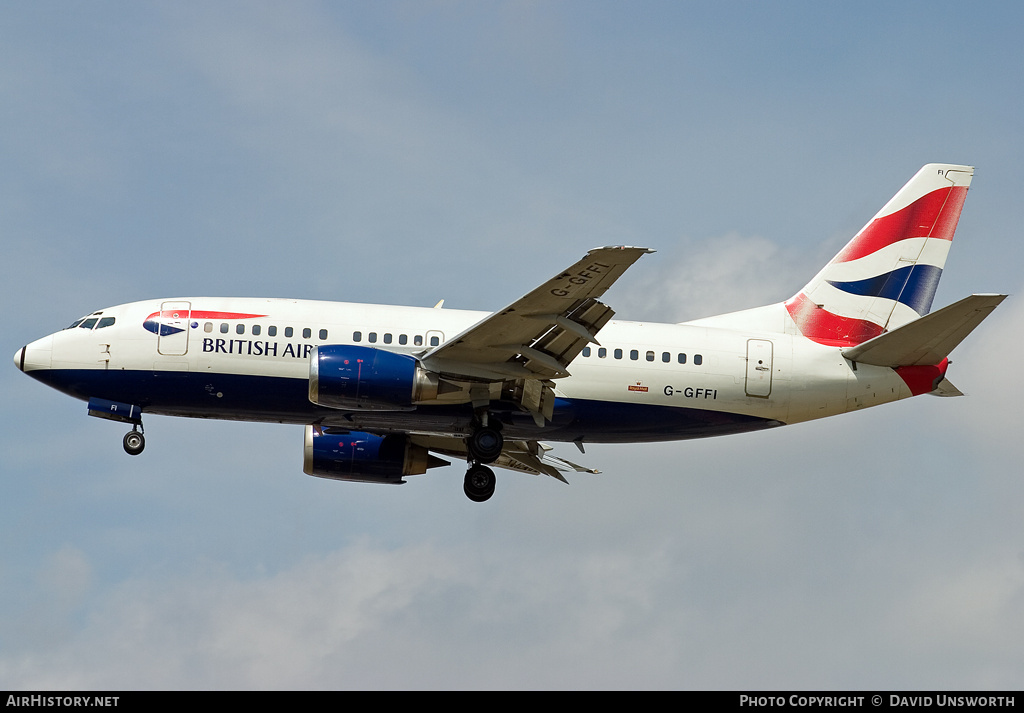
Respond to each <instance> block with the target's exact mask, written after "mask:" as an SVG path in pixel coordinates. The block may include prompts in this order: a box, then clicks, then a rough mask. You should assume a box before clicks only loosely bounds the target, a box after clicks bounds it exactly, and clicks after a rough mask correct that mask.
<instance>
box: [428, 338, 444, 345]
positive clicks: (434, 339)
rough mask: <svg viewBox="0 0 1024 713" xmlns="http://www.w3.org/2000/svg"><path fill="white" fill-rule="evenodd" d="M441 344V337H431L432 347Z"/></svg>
mask: <svg viewBox="0 0 1024 713" xmlns="http://www.w3.org/2000/svg"><path fill="white" fill-rule="evenodd" d="M440 343H441V339H440V337H431V338H430V346H432V347H436V346H437V345H438V344H440Z"/></svg>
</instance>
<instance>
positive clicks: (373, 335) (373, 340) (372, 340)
mask: <svg viewBox="0 0 1024 713" xmlns="http://www.w3.org/2000/svg"><path fill="white" fill-rule="evenodd" d="M366 341H368V342H369V343H370V344H375V343H376V342H377V333H376V332H370V336H369V337H367V339H366Z"/></svg>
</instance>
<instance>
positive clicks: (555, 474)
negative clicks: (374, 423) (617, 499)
mask: <svg viewBox="0 0 1024 713" xmlns="http://www.w3.org/2000/svg"><path fill="white" fill-rule="evenodd" d="M410 437H411V439H412V442H413V443H415V444H417V445H420V446H423V447H424V448H427V449H429V450H431V451H434V452H436V453H440V454H442V455H448V456H452V457H453V458H466V441H465V440H464V439H462V438H453V437H450V436H432V435H427V434H412V435H411V436H410ZM550 450H551V446H549V445H547V444H546V443H540V442H538V441H506V442H505V447H504V449H502V451H501V456H499V457H498V459H497V460H496V461H494V462H493V463H491V464H490V465H494V466H497V467H499V468H506V469H508V470H515V471H519V472H520V473H529V474H531V475H549V476H551V477H552V478H557V479H558V480H561V481H562V482H563V483H568V482H569V481H568V480H566V479H565V476H563V475H562V473H571V472H576V473H600V472H601V471H599V470H593V469H591V468H586V467H584V466H582V465H578V464H576V463H573V462H572V461H568V460H565V459H564V458H559V457H557V456H553V455H549V454H548V451H550Z"/></svg>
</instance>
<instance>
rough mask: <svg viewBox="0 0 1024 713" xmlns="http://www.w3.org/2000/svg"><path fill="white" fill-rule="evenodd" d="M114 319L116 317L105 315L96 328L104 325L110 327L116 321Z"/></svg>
mask: <svg viewBox="0 0 1024 713" xmlns="http://www.w3.org/2000/svg"><path fill="white" fill-rule="evenodd" d="M114 319H115V318H114V317H104V318H103V319H101V320H100V321H99V324H97V325H96V329H103V328H104V327H109V326H110V325H112V324H113V323H114Z"/></svg>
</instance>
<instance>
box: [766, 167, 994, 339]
mask: <svg viewBox="0 0 1024 713" xmlns="http://www.w3.org/2000/svg"><path fill="white" fill-rule="evenodd" d="M973 176H974V168H973V167H972V166H955V165H951V164H944V163H930V164H928V165H927V166H925V167H923V168H922V169H921V170H920V171H918V172H917V174H916V175H915V176H914V177H913V178H911V179H910V181H909V182H908V183H907V185H905V186H903V188H901V189H900V191H899V192H898V193H897V194H896V195H895V196H893V198H892V199H891V200H890V201H889V202H888V203H886V204H885V206H884V207H883V208H882V209H881V210H880V211H878V213H877V214H876V215H875V217H874V218H872V219H871V221H870V222H869V223H868V224H867V225H865V226H864V227H863V228H861V230H860V232H859V233H857V235H855V236H854V238H853V240H851V241H850V242H849V243H848V244H847V246H846V247H845V248H843V249H842V250H841V251H840V252H839V254H838V255H836V256H835V257H834V258H832V260H831V261H830V262H829V263H828V264H827V265H826V266H825V267H824V268H823V269H822V270H821V272H819V273H818V274H817V275H816V276H815V277H814V279H812V280H811V281H810V282H808V283H807V285H806V286H805V287H804V288H803V289H802V290H800V292H798V293H797V294H796V295H794V296H793V297H792V298H791V299H790V300H788V301H787V302H786V309H787V310H788V311H789V314H790V316H791V317H792V318H793V321H794V322H796V325H797V328H798V329H799V330H800V333H801V334H803V335H804V336H805V337H808V338H809V339H812V340H814V341H816V342H818V343H820V344H827V345H830V346H852V345H855V344H860V343H861V342H864V341H867V340H868V339H871V338H873V337H877V336H878V335H879V334H882V333H883V332H886V331H888V330H892V329H896V328H897V327H901V326H903V325H904V324H907V323H908V322H911V321H913V320H915V319H917V318H918V317H921V316H923V315H925V314H928V311H929V310H930V309H931V306H932V299H933V298H934V297H935V288H936V287H938V284H939V278H940V277H941V276H942V268H943V266H944V265H945V264H946V255H948V254H949V247H950V244H951V243H952V240H953V233H954V232H955V231H956V226H957V222H958V221H959V220H960V210H961V209H962V208H963V205H964V199H965V198H966V197H967V189H968V187H969V186H970V185H971V178H972V177H973Z"/></svg>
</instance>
